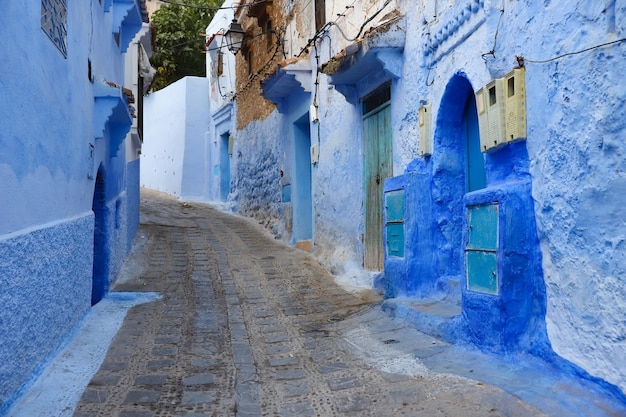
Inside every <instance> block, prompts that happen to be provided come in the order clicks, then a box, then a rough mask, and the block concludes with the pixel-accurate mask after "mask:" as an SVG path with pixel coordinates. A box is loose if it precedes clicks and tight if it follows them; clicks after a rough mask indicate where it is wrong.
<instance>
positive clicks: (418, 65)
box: [394, 1, 626, 390]
mask: <svg viewBox="0 0 626 417" xmlns="http://www.w3.org/2000/svg"><path fill="white" fill-rule="evenodd" d="M439 3H440V2H438V3H437V7H438V12H437V13H436V18H433V17H432V16H430V15H426V14H425V13H422V11H421V10H420V9H413V8H407V10H406V13H407V21H408V22H410V23H409V25H408V32H407V38H406V39H407V42H406V46H405V51H404V55H405V64H404V72H403V77H402V81H401V83H402V86H403V88H402V89H399V90H398V92H399V93H400V95H401V97H400V98H399V102H400V103H402V104H400V105H399V106H397V107H396V108H395V109H394V111H395V112H399V113H400V115H399V117H400V119H401V120H402V123H401V125H400V126H401V129H400V130H399V131H397V132H396V131H394V138H395V139H394V140H396V143H397V144H398V145H399V146H398V147H397V148H394V151H395V150H396V149H399V150H400V152H401V153H402V154H406V155H410V154H411V153H412V152H413V149H414V146H415V145H414V144H415V143H416V141H418V140H423V139H422V138H418V137H417V135H415V133H417V132H415V130H414V128H412V127H411V121H412V120H413V118H414V115H415V112H416V110H417V107H419V100H425V101H426V102H429V103H432V106H433V107H432V108H433V115H434V116H436V115H437V112H438V109H439V107H440V100H441V97H442V93H443V91H444V89H445V87H446V85H447V83H448V82H449V80H450V79H451V78H452V77H453V76H454V74H456V73H462V74H464V76H466V77H467V79H468V80H469V81H470V83H471V84H472V87H473V89H474V90H477V89H478V88H480V87H482V86H484V85H485V84H486V83H487V82H489V81H490V80H491V79H493V78H496V77H501V76H503V75H504V74H505V73H506V72H508V71H510V70H511V69H512V68H513V67H514V66H515V65H516V60H515V56H516V55H519V56H523V57H525V58H526V59H527V60H544V59H550V58H553V57H557V56H558V55H560V54H564V53H568V52H574V51H578V50H581V49H584V48H586V47H592V46H595V45H599V44H602V43H605V42H610V41H613V40H616V39H619V38H623V37H624V33H625V30H624V29H625V24H626V22H625V20H624V17H625V13H624V10H625V6H624V2H623V1H615V2H613V1H611V2H582V1H565V2H543V3H537V2H531V1H524V2H517V3H513V2H505V3H503V4H504V10H505V11H504V14H503V15H502V17H500V14H501V13H500V9H501V7H502V4H500V2H490V1H485V2H484V3H482V2H477V6H474V2H473V1H464V2H458V3H456V4H454V5H453V7H440V6H441V5H440V4H439ZM446 3H447V2H446ZM478 6H480V7H478ZM475 7H476V10H474V8H475ZM431 12H432V10H431ZM424 19H425V20H426V21H428V22H431V24H430V25H428V26H424V25H422V24H421V23H420V22H422V21H423V20H424ZM496 30H497V33H498V35H497V38H496V35H495V34H496ZM429 34H430V35H429ZM429 36H430V39H429ZM424 39H428V40H427V41H425V40H424ZM494 45H495V48H494ZM491 50H493V54H489V52H490V51H491ZM427 51H428V52H427ZM433 51H434V52H433ZM482 54H487V55H485V56H484V57H483V56H482ZM625 57H626V47H625V46H624V43H620V44H616V45H611V46H607V47H603V48H599V49H595V50H592V51H589V52H585V53H583V54H577V55H572V56H568V57H564V58H561V59H557V60H555V61H551V62H548V63H533V62H528V61H527V63H526V83H527V95H528V97H527V110H528V117H527V120H528V140H527V149H528V156H529V160H530V168H529V170H530V174H531V177H532V190H533V198H534V200H535V201H534V210H535V215H536V221H537V229H538V235H539V240H540V245H541V246H540V247H541V255H542V259H543V274H544V279H545V286H546V295H547V314H546V324H547V330H548V337H549V340H550V342H551V344H552V347H553V349H554V350H555V352H556V353H558V354H559V355H561V356H562V357H564V358H565V359H568V360H570V361H572V362H574V363H575V364H577V365H579V366H581V367H582V368H584V369H585V370H586V371H588V372H589V373H591V374H592V375H595V376H598V377H601V378H603V379H605V380H607V381H609V382H611V383H614V384H617V385H618V386H619V387H620V388H621V389H622V390H626V369H625V368H624V366H623V363H624V361H625V358H626V341H625V340H624V332H625V330H626V319H625V316H624V314H623V312H624V311H625V310H626V285H624V276H626V274H625V272H626V271H625V270H626V259H625V258H624V257H622V256H619V253H621V251H623V246H624V238H623V236H624V232H625V227H626V224H625V222H624V221H623V219H624V218H625V216H626V213H624V209H623V207H624V201H623V200H624V199H623V197H622V194H623V191H624V187H625V183H624V178H623V177H624V168H625V167H624V164H623V159H624V158H623V153H624V151H625V150H626V149H625V148H624V142H623V140H621V138H622V137H623V136H624V131H625V129H626V121H625V120H626V118H625V117H624V112H625V110H624V109H625V108H626V106H625V101H626V88H624V87H623V81H622V77H621V73H622V71H619V70H618V69H619V68H621V67H622V66H623V62H624V58H625ZM620 86H622V87H620ZM404 132H406V133H410V134H405V133H404ZM396 134H397V135H396ZM435 134H436V133H435ZM411 137H412V138H413V139H412V140H411ZM398 141H399V143H398ZM433 152H434V155H435V154H436V153H437V152H438V150H437V149H434V151H433ZM434 155H433V158H434V157H435V156H434ZM405 160H406V157H404V156H396V158H395V161H396V163H397V164H398V165H400V166H402V165H403V164H404V163H405V162H404V161H405Z"/></svg>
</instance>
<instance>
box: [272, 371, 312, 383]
mask: <svg viewBox="0 0 626 417" xmlns="http://www.w3.org/2000/svg"><path fill="white" fill-rule="evenodd" d="M274 375H275V377H276V379H277V380H279V381H280V380H283V379H301V378H304V376H305V374H304V371H303V370H302V369H278V370H276V371H275V372H274Z"/></svg>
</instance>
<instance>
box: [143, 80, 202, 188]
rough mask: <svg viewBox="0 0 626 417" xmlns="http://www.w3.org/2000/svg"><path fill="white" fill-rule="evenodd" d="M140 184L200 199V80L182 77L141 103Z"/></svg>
mask: <svg viewBox="0 0 626 417" xmlns="http://www.w3.org/2000/svg"><path fill="white" fill-rule="evenodd" d="M144 105H145V108H144V118H145V119H144V144H143V150H142V156H141V185H142V186H143V187H147V188H151V189H154V190H157V191H162V192H166V193H168V194H171V195H174V196H176V197H180V198H189V199H198V200H202V199H204V198H205V193H206V175H207V173H206V172H207V171H206V165H207V162H206V148H205V142H206V136H205V131H206V124H207V115H208V92H207V83H206V78H203V77H185V78H183V79H181V80H179V81H177V82H175V83H174V84H171V85H169V86H168V87H166V88H164V89H163V90H159V91H157V92H155V93H152V94H150V95H149V96H147V97H146V98H145V101H144Z"/></svg>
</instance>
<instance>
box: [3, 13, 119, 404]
mask: <svg viewBox="0 0 626 417" xmlns="http://www.w3.org/2000/svg"><path fill="white" fill-rule="evenodd" d="M65 3H66V4H67V22H66V27H67V43H66V46H67V57H66V58H65V57H63V55H61V53H60V52H59V51H58V50H57V48H56V47H55V45H54V44H53V43H52V42H51V40H50V39H49V38H48V37H47V35H46V34H45V33H44V31H43V30H42V29H41V11H42V6H41V2H30V3H11V4H6V5H4V7H3V11H2V13H3V17H5V19H3V24H2V25H0V35H1V36H2V38H3V39H4V41H5V42H6V45H5V47H4V55H3V56H4V59H2V60H1V61H0V72H1V73H2V80H1V81H0V89H1V90H2V94H1V95H0V114H2V117H3V122H2V123H1V124H0V213H2V215H1V216H0V306H1V307H0V309H1V314H0V317H1V318H0V340H2V344H1V346H0V364H1V365H0V367H1V370H0V372H1V375H0V414H1V412H2V410H3V409H4V408H5V407H8V406H9V405H10V402H11V401H12V400H13V399H14V398H15V395H16V394H17V393H18V390H19V389H20V387H21V386H23V384H25V383H27V382H28V379H29V376H30V375H31V374H32V372H34V371H35V372H36V371H37V370H38V369H39V365H40V364H41V363H42V361H44V360H45V358H46V357H47V356H48V355H49V354H50V353H51V352H53V351H54V350H55V349H56V348H57V345H58V343H59V341H60V340H61V339H62V337H63V336H64V335H65V334H66V333H67V332H68V330H69V329H70V328H72V326H73V325H74V324H75V323H76V322H77V321H78V320H80V318H81V317H82V316H83V315H84V313H85V312H86V310H87V309H88V308H89V305H90V304H89V303H90V296H91V276H92V259H93V242H94V217H93V214H92V211H91V209H92V201H93V197H94V184H95V181H94V179H93V177H95V174H96V170H97V169H98V167H100V166H101V167H103V170H104V172H105V174H106V175H105V182H106V193H107V199H109V200H111V199H115V198H117V196H119V195H121V194H122V193H123V192H124V189H125V186H126V171H125V170H126V162H125V155H124V147H123V146H116V147H112V146H109V142H110V141H109V139H110V133H111V132H110V131H109V129H108V128H104V126H100V129H104V130H105V132H104V134H101V135H100V136H102V138H101V139H98V140H96V138H95V129H94V84H95V83H101V82H103V81H104V80H107V81H112V82H114V83H118V84H123V60H122V55H121V53H120V47H119V46H118V45H117V44H116V42H115V39H114V37H113V34H112V13H105V12H104V10H103V8H102V5H101V4H100V2H99V1H98V0H90V1H81V2H65ZM90 68H91V73H90ZM90 145H92V146H93V147H94V148H93V152H92V149H91V148H90ZM90 176H92V178H90ZM120 208H121V209H124V207H122V206H120ZM124 215H125V214H124ZM125 224H126V221H125V219H123V220H122V221H121V224H120V226H121V228H120V230H123V232H120V233H121V235H118V234H115V235H113V236H111V237H110V238H111V239H116V241H115V242H112V243H111V244H112V246H114V247H115V248H116V249H115V255H114V257H113V258H112V259H114V263H115V264H116V265H114V266H113V267H112V269H113V270H115V269H116V268H118V265H121V262H122V260H123V257H124V256H125V253H126V246H127V240H128V236H127V232H126V229H125ZM117 248H119V249H117Z"/></svg>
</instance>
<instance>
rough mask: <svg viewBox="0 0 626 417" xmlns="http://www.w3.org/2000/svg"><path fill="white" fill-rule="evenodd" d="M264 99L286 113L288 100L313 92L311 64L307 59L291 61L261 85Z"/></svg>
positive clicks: (287, 61)
mask: <svg viewBox="0 0 626 417" xmlns="http://www.w3.org/2000/svg"><path fill="white" fill-rule="evenodd" d="M261 88H262V89H263V97H265V98H266V99H268V100H270V101H272V102H273V103H274V104H276V107H277V108H278V111H279V112H281V113H285V111H286V102H287V100H288V98H289V97H290V96H291V95H293V94H295V93H309V92H311V62H310V61H309V59H307V58H303V59H289V60H286V61H283V62H281V63H279V64H278V67H277V69H276V71H275V72H274V73H273V74H271V75H270V76H269V77H267V78H266V79H265V80H263V82H262V83H261Z"/></svg>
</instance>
